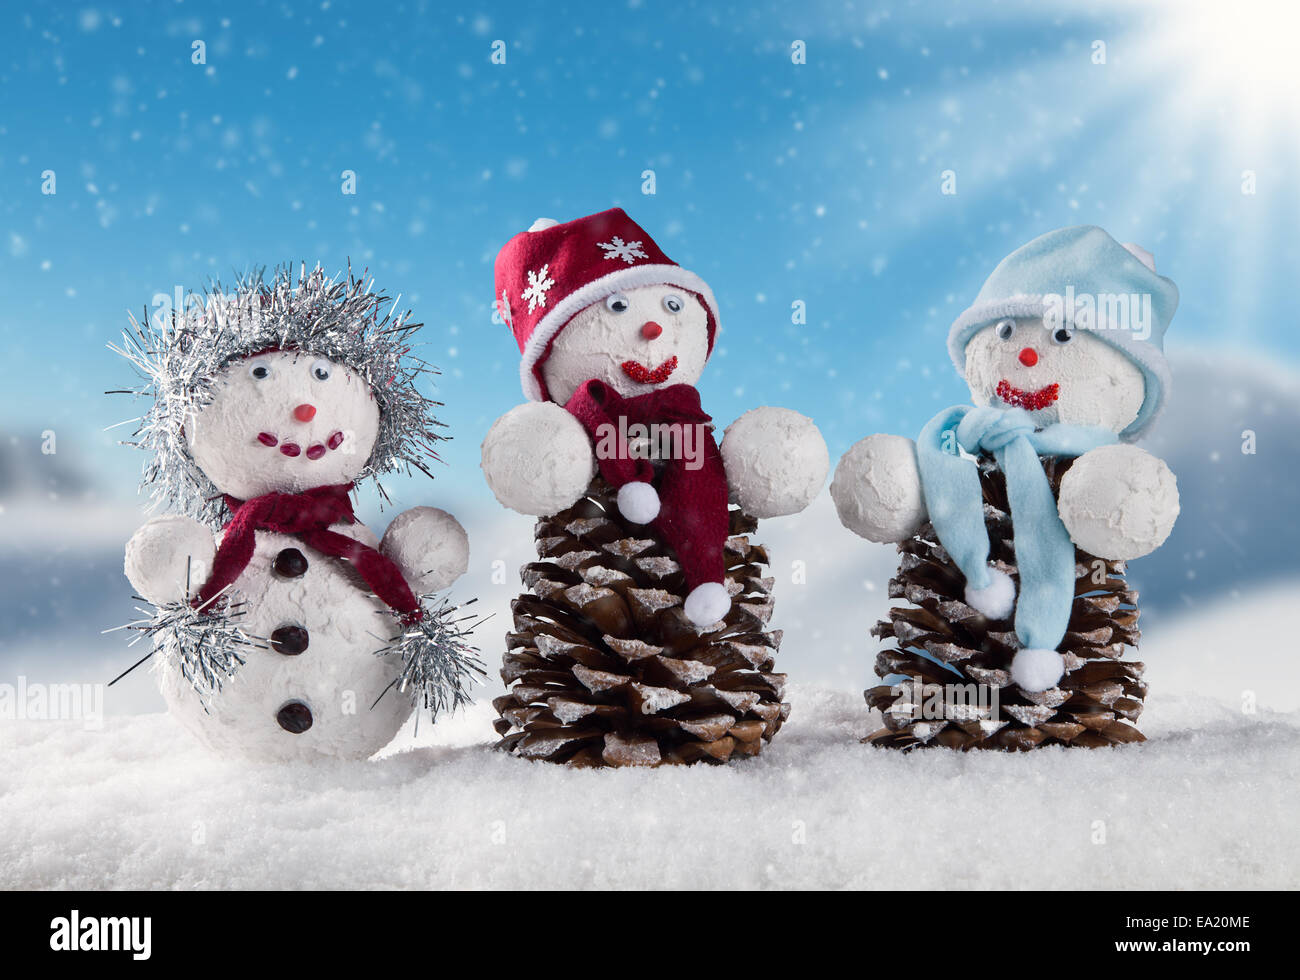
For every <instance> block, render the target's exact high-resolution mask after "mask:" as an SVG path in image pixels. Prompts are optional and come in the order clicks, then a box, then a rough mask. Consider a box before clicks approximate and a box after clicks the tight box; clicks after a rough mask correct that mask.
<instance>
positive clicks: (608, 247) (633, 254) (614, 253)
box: [596, 235, 649, 265]
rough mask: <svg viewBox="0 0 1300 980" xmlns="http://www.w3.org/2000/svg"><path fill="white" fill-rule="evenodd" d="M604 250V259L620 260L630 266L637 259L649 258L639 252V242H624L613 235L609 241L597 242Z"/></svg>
mask: <svg viewBox="0 0 1300 980" xmlns="http://www.w3.org/2000/svg"><path fill="white" fill-rule="evenodd" d="M596 244H597V245H599V246H600V247H601V248H603V249H604V250H605V258H607V259H622V260H623V261H624V262H626V263H627V264H628V265H631V264H632V263H633V262H635V261H636V260H637V259H644V258H649V256H647V255H646V254H645V252H643V251H641V243H640V242H625V241H623V239H621V238H619V237H618V236H617V235H615V236H614V237H613V238H612V239H611V240H610V241H607V242H597V243H596Z"/></svg>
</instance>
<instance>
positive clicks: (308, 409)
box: [293, 405, 316, 422]
mask: <svg viewBox="0 0 1300 980" xmlns="http://www.w3.org/2000/svg"><path fill="white" fill-rule="evenodd" d="M293 417H294V418H296V419H297V420H298V421H299V422H310V421H311V420H312V419H314V418H315V417H316V406H315V405H299V406H298V407H297V408H295V409H294V410H293Z"/></svg>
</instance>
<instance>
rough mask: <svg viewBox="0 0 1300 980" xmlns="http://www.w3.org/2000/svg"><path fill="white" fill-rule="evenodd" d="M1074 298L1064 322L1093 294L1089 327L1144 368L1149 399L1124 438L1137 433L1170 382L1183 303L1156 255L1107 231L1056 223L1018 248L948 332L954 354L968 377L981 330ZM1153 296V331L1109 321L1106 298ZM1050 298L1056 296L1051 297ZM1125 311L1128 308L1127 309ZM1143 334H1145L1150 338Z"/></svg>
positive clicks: (1038, 314) (1156, 408)
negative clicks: (1169, 344)
mask: <svg viewBox="0 0 1300 980" xmlns="http://www.w3.org/2000/svg"><path fill="white" fill-rule="evenodd" d="M1069 295H1073V296H1074V297H1076V300H1075V309H1074V310H1069V309H1065V308H1064V305H1065V304H1062V305H1061V306H1059V307H1057V308H1058V309H1059V310H1060V311H1061V312H1062V313H1063V315H1064V319H1065V320H1066V322H1069V323H1071V324H1073V325H1074V326H1076V327H1079V326H1084V324H1082V323H1080V322H1079V321H1080V320H1082V319H1084V318H1083V317H1082V316H1079V317H1078V319H1076V314H1078V312H1079V310H1080V307H1079V305H1078V304H1079V299H1080V298H1081V297H1090V298H1091V301H1092V303H1093V304H1094V308H1095V314H1094V315H1093V316H1092V323H1091V325H1090V326H1087V327H1086V329H1090V330H1091V331H1092V333H1093V334H1094V335H1095V336H1096V337H1097V339H1099V340H1102V341H1105V342H1106V343H1108V344H1110V345H1111V346H1112V347H1114V348H1116V349H1118V350H1119V351H1120V352H1122V353H1123V354H1125V355H1127V356H1128V358H1129V359H1130V360H1132V361H1133V362H1134V363H1135V364H1136V365H1137V366H1138V367H1139V368H1140V369H1141V370H1142V377H1143V379H1144V381H1145V383H1146V389H1145V397H1144V398H1143V400H1142V407H1141V408H1140V409H1139V410H1138V414H1137V418H1136V419H1134V420H1133V422H1132V423H1131V424H1130V425H1129V426H1128V428H1126V429H1125V430H1124V431H1123V432H1122V433H1120V435H1121V436H1122V437H1123V438H1125V439H1133V438H1136V437H1137V435H1138V433H1140V432H1141V431H1142V430H1144V429H1145V428H1146V427H1147V426H1149V425H1150V424H1151V422H1152V421H1154V419H1155V417H1156V415H1157V414H1158V413H1159V411H1160V407H1161V405H1162V404H1163V402H1164V399H1165V395H1166V393H1167V391H1168V388H1169V384H1170V377H1169V365H1168V362H1167V361H1166V360H1165V354H1164V337H1165V331H1166V330H1167V329H1168V328H1169V321H1170V320H1171V319H1172V318H1173V315H1174V311H1175V310H1176V309H1177V308H1178V287H1177V286H1175V285H1174V283H1173V281H1172V280H1170V279H1166V278H1165V277H1164V276H1161V275H1157V274H1156V265H1155V260H1154V259H1153V258H1152V256H1151V253H1149V252H1147V251H1146V250H1145V249H1143V248H1141V247H1139V246H1137V245H1132V244H1125V245H1121V244H1120V243H1119V242H1117V241H1115V239H1113V238H1111V237H1110V235H1108V234H1106V232H1105V231H1103V230H1102V229H1101V228H1096V227H1093V226H1090V225H1078V226H1076V227H1073V228H1058V229H1057V230H1056V231H1049V232H1048V233H1047V234H1045V235H1040V236H1039V237H1038V238H1035V239H1034V240H1033V241H1031V242H1029V243H1028V244H1025V245H1022V246H1020V248H1018V249H1016V250H1015V251H1014V252H1012V253H1011V254H1010V255H1008V256H1007V257H1006V258H1005V259H1003V260H1002V261H1001V262H999V263H998V266H997V268H996V269H994V270H993V273H992V274H991V275H990V276H989V277H988V279H987V280H985V282H984V285H983V286H982V287H981V288H980V291H979V295H978V296H976V297H975V302H974V303H972V304H971V306H970V308H969V309H967V310H966V311H965V312H964V313H962V314H961V315H960V316H959V317H957V319H956V320H955V321H954V322H953V325H952V328H951V329H950V330H949V332H948V353H949V354H950V355H951V357H952V362H953V364H955V365H956V367H957V372H958V373H959V374H961V375H962V377H965V375H966V345H967V344H968V343H969V342H970V339H971V338H972V337H973V336H974V335H975V334H976V333H977V332H978V331H979V330H980V329H981V328H983V327H986V326H988V325H989V324H992V323H996V322H997V321H998V320H1001V319H1004V318H1006V317H1041V316H1043V315H1044V313H1046V312H1047V310H1048V307H1049V302H1051V301H1052V300H1059V299H1060V298H1063V297H1067V296H1069ZM1118 296H1124V297H1128V298H1129V300H1130V301H1131V300H1132V299H1133V297H1139V298H1140V301H1143V302H1144V301H1145V297H1148V296H1149V297H1150V304H1151V306H1150V309H1151V317H1150V322H1149V323H1147V324H1145V326H1146V327H1149V331H1150V332H1149V334H1148V333H1146V331H1145V330H1143V331H1136V330H1133V329H1131V328H1130V325H1129V324H1126V323H1114V322H1110V318H1109V317H1108V312H1107V311H1108V308H1109V309H1112V310H1113V309H1116V308H1118V307H1115V306H1108V304H1107V302H1105V301H1104V298H1105V297H1118ZM1049 298H1050V299H1049ZM1123 308H1125V309H1127V308H1128V307H1127V306H1126V307H1123ZM1144 334H1146V335H1145V336H1144Z"/></svg>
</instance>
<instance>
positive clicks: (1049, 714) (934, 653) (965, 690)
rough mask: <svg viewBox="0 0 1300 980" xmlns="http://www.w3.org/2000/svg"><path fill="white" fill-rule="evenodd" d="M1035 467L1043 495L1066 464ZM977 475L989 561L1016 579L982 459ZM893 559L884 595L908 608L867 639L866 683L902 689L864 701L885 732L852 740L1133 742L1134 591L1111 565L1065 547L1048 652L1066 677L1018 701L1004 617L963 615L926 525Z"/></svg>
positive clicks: (1000, 492)
mask: <svg viewBox="0 0 1300 980" xmlns="http://www.w3.org/2000/svg"><path fill="white" fill-rule="evenodd" d="M1040 462H1041V464H1042V466H1043V470H1044V472H1045V473H1046V474H1047V478H1048V481H1049V483H1050V484H1051V487H1052V493H1053V495H1054V496H1055V495H1056V494H1057V493H1058V491H1059V489H1060V482H1061V477H1062V476H1064V475H1065V472H1066V471H1067V470H1068V469H1069V467H1070V463H1071V460H1068V459H1057V458H1048V457H1041V458H1040ZM979 471H980V486H981V489H982V490H983V494H984V518H985V523H986V525H987V527H988V531H989V543H990V550H989V557H990V560H991V561H992V562H993V563H994V564H995V565H996V566H997V567H999V568H1001V569H1002V570H1003V571H1005V572H1006V573H1007V574H1009V575H1011V576H1012V577H1013V578H1016V579H1017V580H1018V578H1019V576H1018V572H1017V569H1016V556H1015V551H1014V540H1013V535H1012V527H1011V517H1010V513H1009V507H1008V504H1007V493H1006V478H1005V477H1004V475H1003V474H1002V472H1001V471H1000V470H999V469H998V468H997V466H996V465H995V464H994V463H993V460H992V459H991V458H989V457H981V458H980V460H979ZM898 550H899V552H900V553H901V555H902V559H901V561H900V564H899V568H898V572H897V575H896V576H895V578H893V579H892V580H891V581H890V583H889V595H890V598H901V599H906V600H907V601H908V602H909V603H910V605H909V606H903V607H895V608H892V609H890V611H889V619H888V620H882V621H881V622H879V623H877V624H876V625H875V627H873V628H872V631H871V632H872V634H873V635H874V636H877V637H880V638H882V639H892V640H893V641H894V642H893V644H892V645H890V646H888V647H887V648H886V649H884V650H882V651H880V653H879V654H878V655H877V657H876V673H877V674H878V675H879V676H880V677H881V678H882V679H884V678H890V677H893V676H895V675H904V676H906V677H907V678H909V680H907V681H904V682H901V683H900V684H898V685H896V686H890V685H888V684H885V685H881V686H878V687H873V688H871V689H870V690H868V691H867V692H866V699H867V704H869V705H870V706H871V707H872V708H879V709H880V711H881V712H882V714H883V716H884V722H885V727H884V728H882V729H880V730H879V731H877V732H875V733H873V734H872V735H869V736H868V737H867V738H866V739H864V741H867V742H872V743H874V744H876V745H884V746H889V747H891V748H914V747H916V746H923V745H927V746H928V745H942V746H947V747H948V748H955V749H971V748H991V749H1032V748H1037V747H1038V746H1042V745H1053V744H1063V745H1075V746H1087V747H1090V748H1091V747H1097V746H1102V745H1113V744H1117V743H1122V742H1141V741H1144V737H1143V735H1142V733H1141V732H1139V731H1138V729H1137V728H1136V727H1135V726H1134V725H1133V724H1131V722H1132V721H1134V720H1136V718H1137V717H1138V715H1139V714H1140V713H1141V711H1142V703H1143V698H1145V696H1146V684H1144V683H1143V681H1142V679H1141V677H1142V668H1143V665H1142V664H1141V663H1137V662H1135V661H1126V660H1122V659H1121V658H1122V657H1123V655H1124V648H1125V646H1136V644H1137V640H1138V636H1139V633H1138V628H1137V621H1138V609H1137V605H1136V603H1137V593H1136V592H1133V591H1131V590H1130V589H1129V588H1128V586H1127V584H1126V583H1125V581H1124V572H1125V567H1124V563H1123V562H1117V561H1105V560H1103V559H1100V558H1096V557H1094V556H1092V555H1089V554H1087V553H1086V552H1083V551H1080V550H1078V549H1075V598H1074V606H1073V609H1072V610H1071V613H1070V622H1069V626H1068V628H1067V632H1066V634H1065V638H1064V639H1063V640H1062V642H1061V644H1060V645H1059V646H1058V647H1057V649H1058V651H1059V652H1060V653H1061V654H1062V655H1063V656H1064V658H1065V670H1066V673H1065V675H1064V676H1063V677H1062V678H1061V680H1060V682H1059V684H1058V686H1057V687H1055V688H1052V689H1050V690H1047V691H1043V692H1040V693H1029V692H1025V691H1022V690H1021V689H1020V688H1019V686H1017V685H1016V684H1014V683H1012V681H1011V677H1010V673H1009V671H1010V665H1011V658H1012V656H1013V655H1014V654H1015V652H1016V650H1017V649H1018V648H1019V641H1018V640H1017V639H1016V635H1015V626H1014V622H1013V619H1012V618H1008V619H1004V620H990V619H986V618H985V617H984V616H982V615H981V614H979V613H978V612H976V611H975V610H974V609H972V608H971V607H970V606H968V605H966V603H965V601H964V596H965V584H966V580H965V577H964V576H963V575H962V573H961V571H960V570H959V569H958V568H957V566H956V565H955V564H954V563H953V562H952V560H951V559H950V558H949V557H948V554H947V552H946V551H945V550H944V548H943V546H942V545H940V544H939V541H938V537H937V536H936V535H935V533H934V528H933V526H932V525H930V524H928V523H927V524H926V525H925V526H924V527H922V528H921V530H920V531H919V532H918V533H917V534H916V535H915V536H913V537H912V538H910V539H909V540H907V541H904V542H902V543H901V544H900V545H899V546H898ZM1012 616H1013V617H1014V613H1013V614H1012ZM918 650H924V651H925V652H926V653H928V654H929V655H930V657H932V658H934V659H933V660H931V659H927V658H926V657H923V656H921V655H920V654H919V653H918V652H917V651H918ZM936 660H937V661H939V663H935V661H936ZM940 664H945V665H947V666H948V667H951V668H953V669H955V670H956V671H958V673H957V674H954V673H953V672H952V671H950V670H947V669H945V667H944V666H941V665H940ZM994 692H996V693H994ZM994 702H996V704H995V703H994Z"/></svg>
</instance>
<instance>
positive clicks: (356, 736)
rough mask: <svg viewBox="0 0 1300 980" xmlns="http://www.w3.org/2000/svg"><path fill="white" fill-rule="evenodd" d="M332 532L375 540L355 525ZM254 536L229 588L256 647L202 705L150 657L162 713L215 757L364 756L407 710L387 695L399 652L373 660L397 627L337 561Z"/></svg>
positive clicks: (263, 534) (273, 537)
mask: <svg viewBox="0 0 1300 980" xmlns="http://www.w3.org/2000/svg"><path fill="white" fill-rule="evenodd" d="M333 530H335V531H338V532H339V533H341V534H346V535H348V536H350V537H355V538H356V539H357V540H359V541H362V542H364V543H366V544H369V545H371V546H372V547H375V546H377V545H378V540H377V539H376V538H375V536H374V534H373V533H372V532H370V530H369V529H367V528H366V527H365V526H364V525H361V524H353V525H344V524H339V525H335V526H334V528H333ZM256 538H257V545H256V548H255V550H254V552H253V558H252V560H251V561H250V562H249V564H248V567H247V568H246V569H244V571H243V573H242V574H241V575H240V576H239V578H238V579H237V580H236V581H235V585H234V591H235V592H236V593H237V594H238V596H239V598H240V600H241V601H242V602H243V603H244V605H243V613H242V615H241V616H240V624H241V626H242V627H243V628H244V630H245V631H246V632H247V633H249V634H250V635H251V636H254V637H258V638H260V641H261V642H262V643H263V644H264V645H259V646H255V647H251V648H249V649H247V650H246V651H245V652H244V657H245V663H244V664H243V665H242V666H241V667H240V668H239V669H238V670H237V671H236V672H235V674H234V676H233V677H231V678H230V679H229V680H227V681H226V682H225V684H224V685H223V686H222V689H221V691H220V692H219V694H218V695H217V696H215V697H213V698H210V699H208V702H207V703H206V704H204V702H202V701H201V700H200V699H199V698H197V697H196V696H195V693H194V689H193V687H192V686H191V685H190V682H189V681H188V680H187V679H186V678H185V677H183V676H182V675H181V672H180V670H179V669H178V667H177V666H176V665H175V663H174V662H172V661H170V660H165V659H164V660H160V661H159V662H158V663H157V664H156V666H155V671H156V673H157V677H158V684H159V687H160V689H161V691H162V694H163V697H164V699H165V700H166V702H167V707H168V709H169V710H170V711H171V713H172V714H173V715H174V716H175V717H176V718H177V720H179V721H180V722H181V723H182V724H183V725H185V727H186V728H188V729H189V730H190V731H191V732H193V733H194V734H195V735H196V736H198V738H199V739H200V740H201V741H203V742H204V743H205V744H207V745H208V746H209V747H210V748H212V749H213V750H215V751H220V752H225V751H229V750H231V749H235V750H237V751H239V752H240V753H241V754H244V755H251V756H257V757H259V758H266V759H275V760H281V761H287V760H292V759H306V758H312V757H315V756H320V755H327V756H336V757H341V758H365V757H368V756H370V755H373V754H374V753H375V752H376V751H378V750H379V749H381V748H383V747H384V746H385V745H387V744H388V743H389V742H390V741H392V739H393V736H395V735H396V734H397V732H398V730H399V729H400V728H401V727H402V725H403V724H404V723H405V722H406V720H407V719H408V718H409V717H410V715H411V710H412V708H411V703H410V700H409V699H408V698H406V697H405V696H403V695H402V694H401V693H399V692H397V691H395V690H391V689H390V688H391V687H392V683H393V678H394V677H395V676H396V673H397V670H398V667H399V664H398V663H397V662H396V661H397V660H398V655H397V653H396V652H390V653H388V654H386V655H383V656H380V655H377V652H378V651H380V650H381V649H382V648H383V647H384V646H386V645H387V642H388V641H389V640H390V639H391V638H392V637H393V635H394V634H395V633H396V632H397V631H398V629H399V625H398V623H397V621H396V620H395V618H394V617H393V615H392V613H391V612H390V611H389V610H388V609H387V608H386V607H385V606H384V604H383V603H382V602H380V601H379V599H377V598H376V597H375V596H374V595H373V594H372V593H371V592H370V591H369V590H368V589H367V588H366V586H365V583H364V582H362V581H361V580H360V578H359V577H358V576H357V574H356V572H355V571H353V569H352V568H351V566H350V565H348V564H347V562H345V561H343V560H341V559H339V558H334V557H332V556H329V555H325V554H322V553H321V552H319V551H316V550H315V549H313V548H310V547H308V546H307V545H306V544H304V543H303V542H302V541H300V540H299V539H297V538H296V537H294V536H293V535H288V534H279V533H276V532H271V531H258V532H256ZM297 556H301V559H299V558H298V557H297ZM304 564H305V568H303V566H304ZM299 568H303V570H302V571H301V572H300V573H298V574H294V573H295V572H297V571H298V569H299ZM304 726H305V727H304ZM289 736H293V737H289Z"/></svg>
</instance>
